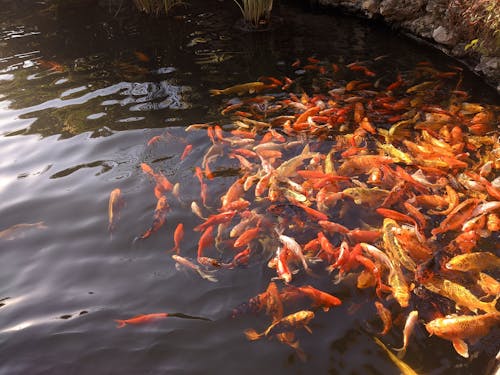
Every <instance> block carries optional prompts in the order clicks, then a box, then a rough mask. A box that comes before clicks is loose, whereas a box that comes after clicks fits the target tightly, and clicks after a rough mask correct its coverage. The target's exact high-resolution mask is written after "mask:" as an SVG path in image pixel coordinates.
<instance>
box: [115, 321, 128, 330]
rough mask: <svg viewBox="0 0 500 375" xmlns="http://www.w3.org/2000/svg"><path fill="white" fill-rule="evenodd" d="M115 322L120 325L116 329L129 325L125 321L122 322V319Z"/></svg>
mask: <svg viewBox="0 0 500 375" xmlns="http://www.w3.org/2000/svg"><path fill="white" fill-rule="evenodd" d="M115 322H117V323H118V325H117V326H116V328H123V327H125V326H126V325H127V323H125V321H124V320H120V319H116V320H115Z"/></svg>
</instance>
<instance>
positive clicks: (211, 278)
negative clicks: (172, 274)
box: [197, 269, 219, 283]
mask: <svg viewBox="0 0 500 375" xmlns="http://www.w3.org/2000/svg"><path fill="white" fill-rule="evenodd" d="M197 271H198V274H199V275H200V276H201V277H202V278H203V279H205V280H208V281H211V282H213V283H216V282H217V281H219V280H217V278H216V277H215V276H212V275H210V274H209V273H208V272H204V271H202V270H200V269H197Z"/></svg>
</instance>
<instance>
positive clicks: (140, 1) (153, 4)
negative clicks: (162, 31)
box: [134, 0, 182, 15]
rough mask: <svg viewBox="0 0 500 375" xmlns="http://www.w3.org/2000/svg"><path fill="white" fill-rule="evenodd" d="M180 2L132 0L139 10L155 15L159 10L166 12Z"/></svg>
mask: <svg viewBox="0 0 500 375" xmlns="http://www.w3.org/2000/svg"><path fill="white" fill-rule="evenodd" d="M181 3H182V1H181V0H134V4H135V5H136V7H137V8H138V9H139V10H140V11H142V12H145V13H148V14H151V13H154V14H156V15H158V14H160V13H161V12H165V13H168V12H169V11H170V10H171V9H172V8H173V7H174V6H176V5H178V4H181Z"/></svg>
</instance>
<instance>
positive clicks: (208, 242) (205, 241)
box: [198, 226, 214, 258]
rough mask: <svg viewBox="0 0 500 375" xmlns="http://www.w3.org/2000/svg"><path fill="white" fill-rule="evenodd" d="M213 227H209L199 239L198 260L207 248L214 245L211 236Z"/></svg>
mask: <svg viewBox="0 0 500 375" xmlns="http://www.w3.org/2000/svg"><path fill="white" fill-rule="evenodd" d="M213 230H214V227H213V226H209V227H208V228H207V229H205V231H204V232H203V234H202V235H201V237H200V240H199V241H198V258H201V257H202V256H203V250H204V249H206V248H207V247H209V246H212V245H213V244H214V236H213Z"/></svg>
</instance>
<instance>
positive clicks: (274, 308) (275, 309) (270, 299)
mask: <svg viewBox="0 0 500 375" xmlns="http://www.w3.org/2000/svg"><path fill="white" fill-rule="evenodd" d="M265 305H266V314H267V315H269V316H271V318H272V319H273V322H277V321H279V320H280V319H282V318H283V302H282V301H281V298H280V294H279V291H278V287H277V286H276V283H275V282H273V281H271V282H270V283H269V285H268V286H267V289H266V299H265Z"/></svg>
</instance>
